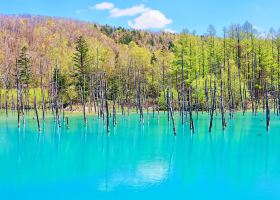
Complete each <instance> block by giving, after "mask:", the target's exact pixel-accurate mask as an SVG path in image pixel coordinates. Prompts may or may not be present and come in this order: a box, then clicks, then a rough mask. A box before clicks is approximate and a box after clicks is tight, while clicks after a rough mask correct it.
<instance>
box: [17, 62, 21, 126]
mask: <svg viewBox="0 0 280 200" xmlns="http://www.w3.org/2000/svg"><path fill="white" fill-rule="evenodd" d="M16 87H17V120H18V128H19V127H20V108H19V102H20V100H19V98H20V97H19V71H18V62H17V61H16Z"/></svg>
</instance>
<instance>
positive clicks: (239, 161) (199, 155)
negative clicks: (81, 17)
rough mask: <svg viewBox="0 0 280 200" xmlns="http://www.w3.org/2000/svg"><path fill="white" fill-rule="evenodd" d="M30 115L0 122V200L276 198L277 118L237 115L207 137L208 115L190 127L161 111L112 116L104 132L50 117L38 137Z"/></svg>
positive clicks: (279, 193) (97, 124) (279, 165)
mask: <svg viewBox="0 0 280 200" xmlns="http://www.w3.org/2000/svg"><path fill="white" fill-rule="evenodd" d="M32 115H33V114H32V113H30V116H29V117H27V119H26V124H25V126H21V128H20V130H19V129H18V128H17V121H16V116H15V114H10V116H9V118H8V119H6V117H4V116H3V115H2V116H1V119H0V195H1V196H0V197H1V198H0V199H3V200H16V199H20V200H23V199H28V200H33V199H34V200H35V199H36V200H37V199H40V200H45V199H68V200H72V199H75V200H78V199H79V200H83V199H196V200H197V199H238V200H241V199H254V200H260V199H262V200H263V199H269V200H270V199H271V200H274V199H275V200H276V199H280V189H279V188H280V131H279V130H280V119H279V118H278V117H277V116H274V115H272V116H271V129H270V130H269V132H268V133H267V132H266V129H265V116H264V114H263V113H259V114H258V115H257V116H253V115H252V114H250V113H247V114H245V116H243V115H242V114H239V113H237V114H236V115H235V118H234V120H229V119H228V118H227V125H228V126H227V128H226V130H225V131H224V132H223V131H222V129H221V119H220V116H219V115H218V116H216V118H215V121H214V127H213V131H212V134H209V133H208V126H209V117H208V115H207V114H201V113H200V114H199V117H198V119H196V116H195V129H196V130H195V134H194V135H192V134H191V133H190V130H189V124H185V125H181V122H180V119H179V116H178V115H176V116H175V121H176V127H177V136H176V137H174V136H173V132H172V123H168V121H167V115H166V114H164V113H160V116H159V118H158V117H157V115H156V116H155V117H154V118H153V116H152V114H149V115H148V114H145V124H144V126H143V125H142V124H140V122H139V116H138V115H136V114H133V115H130V116H129V117H128V116H125V117H122V116H120V115H118V121H117V126H116V127H115V128H114V127H110V133H109V134H107V132H106V130H105V127H104V125H103V121H102V119H98V118H97V117H95V116H89V117H88V126H87V127H84V125H83V118H82V116H70V117H69V130H67V129H66V127H65V124H62V126H61V128H58V127H57V125H56V123H55V122H54V119H53V117H51V116H50V117H48V118H47V119H46V120H45V122H44V123H42V129H43V130H42V133H41V134H39V133H38V132H37V124H36V121H35V120H33V119H32Z"/></svg>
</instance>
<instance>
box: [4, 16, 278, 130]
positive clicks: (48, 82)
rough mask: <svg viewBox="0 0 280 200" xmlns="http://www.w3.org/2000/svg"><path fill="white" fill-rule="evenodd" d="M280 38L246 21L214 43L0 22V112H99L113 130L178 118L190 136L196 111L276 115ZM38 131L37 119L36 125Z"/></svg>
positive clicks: (31, 19)
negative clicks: (121, 121)
mask: <svg viewBox="0 0 280 200" xmlns="http://www.w3.org/2000/svg"><path fill="white" fill-rule="evenodd" d="M279 69H280V35H279V33H278V32H277V31H275V30H273V29H271V30H270V31H269V33H268V34H266V35H264V34H261V33H258V31H257V30H256V29H255V28H254V27H253V25H252V24H250V23H249V22H245V23H244V24H242V25H239V24H233V25H229V26H228V27H225V28H224V29H223V34H222V35H219V34H217V32H216V30H215V28H214V27H213V26H212V25H209V27H208V28H207V30H206V33H205V34H203V35H197V34H196V33H195V31H193V32H190V31H188V30H187V29H185V30H184V31H182V33H178V34H173V33H167V32H148V31H141V30H130V29H124V28H121V27H111V26H108V25H104V26H103V25H99V24H94V23H89V22H81V21H76V20H71V19H64V18H51V17H42V16H12V15H11V16H9V15H1V16H0V75H1V84H0V87H1V97H0V101H1V102H0V105H1V110H2V109H5V110H6V112H5V113H6V115H7V116H8V110H16V111H17V113H18V123H19V124H20V117H23V118H24V113H25V112H28V110H29V109H35V110H36V115H37V119H39V117H38V115H39V114H38V110H42V117H43V119H44V117H45V112H47V110H51V111H52V112H53V113H54V115H55V116H56V119H57V122H58V124H59V123H60V118H62V117H60V115H61V114H62V115H63V118H64V111H81V112H83V116H84V122H85V124H87V115H88V114H91V113H95V114H97V115H98V116H100V117H103V118H104V120H105V121H106V123H107V131H109V125H108V124H109V117H110V115H112V116H113V124H114V125H115V124H116V114H117V113H118V112H120V113H122V114H123V115H127V114H129V113H130V112H137V113H139V115H140V120H141V121H142V122H143V121H144V115H143V113H144V112H145V111H147V112H149V110H150V111H151V112H152V113H153V115H155V113H158V112H160V111H165V112H167V114H168V120H171V121H173V127H174V134H176V130H175V126H174V112H175V111H178V112H179V113H180V116H181V121H182V124H184V123H186V122H187V120H188V122H189V124H190V129H191V130H192V131H193V132H194V125H193V118H194V117H195V116H198V113H199V112H201V111H202V112H208V113H209V115H210V119H211V120H210V126H209V132H211V127H212V120H213V115H214V113H216V112H219V113H221V116H222V127H223V129H224V128H225V127H226V117H225V116H226V115H227V114H229V117H230V118H233V117H234V112H236V111H240V112H243V113H245V112H247V111H250V112H252V113H257V112H258V111H265V112H266V118H267V120H266V124H267V129H268V128H269V116H270V111H272V112H274V113H276V114H277V115H278V114H279V112H280V82H279V78H280V74H279V72H280V71H279ZM38 126H39V128H40V125H39V120H38Z"/></svg>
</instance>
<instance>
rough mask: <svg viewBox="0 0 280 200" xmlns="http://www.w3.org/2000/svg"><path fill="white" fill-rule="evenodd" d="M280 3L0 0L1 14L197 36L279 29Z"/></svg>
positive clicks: (247, 0) (265, 0) (264, 0)
mask: <svg viewBox="0 0 280 200" xmlns="http://www.w3.org/2000/svg"><path fill="white" fill-rule="evenodd" d="M279 9H280V1H279V0H231V1H229V0H228V1H226V0H127V1H124V0H122V1H121V0H105V1H102V0H76V1H74V0H0V13H2V14H34V15H47V16H56V17H67V18H74V19H79V20H84V21H91V22H97V23H99V24H110V25H115V26H123V27H126V28H135V29H149V30H167V31H176V32H180V31H181V30H182V29H184V28H187V29H189V30H190V31H192V30H196V32H197V33H198V34H203V33H205V32H206V30H207V27H208V25H209V24H213V25H214V26H215V27H216V29H217V31H218V32H221V31H222V28H223V26H227V25H229V24H232V23H244V22H245V21H246V20H248V21H249V22H251V23H252V24H253V25H254V26H255V27H256V28H257V29H258V30H259V31H268V30H269V29H270V28H271V27H273V28H275V29H276V30H278V29H279V28H280V20H279V19H280V12H279Z"/></svg>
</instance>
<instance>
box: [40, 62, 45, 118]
mask: <svg viewBox="0 0 280 200" xmlns="http://www.w3.org/2000/svg"><path fill="white" fill-rule="evenodd" d="M40 87H41V95H42V115H43V120H45V91H44V86H43V66H42V65H41V63H40Z"/></svg>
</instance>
